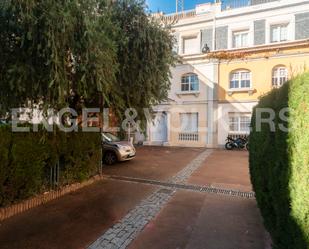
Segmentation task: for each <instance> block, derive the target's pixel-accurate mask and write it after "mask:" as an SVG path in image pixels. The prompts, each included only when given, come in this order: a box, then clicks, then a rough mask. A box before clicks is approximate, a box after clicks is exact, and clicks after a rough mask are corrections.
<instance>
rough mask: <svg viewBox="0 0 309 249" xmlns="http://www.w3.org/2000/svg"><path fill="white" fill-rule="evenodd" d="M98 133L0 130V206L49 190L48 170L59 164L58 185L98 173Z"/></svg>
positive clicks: (84, 178)
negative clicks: (13, 131) (14, 131)
mask: <svg viewBox="0 0 309 249" xmlns="http://www.w3.org/2000/svg"><path fill="white" fill-rule="evenodd" d="M100 160H101V137H100V134H98V133H82V132H78V133H63V132H59V131H57V132H55V133H47V132H44V131H41V132H38V133H12V132H11V130H10V127H5V126H2V127H0V206H6V205H9V204H12V203H14V202H16V201H19V200H22V199H25V198H29V197H31V196H33V195H35V194H38V193H41V192H42V191H46V190H48V189H50V188H51V182H50V178H51V172H52V171H51V169H52V168H54V166H55V165H56V164H57V163H58V164H59V172H60V174H59V182H58V186H63V185H67V184H70V183H74V182H81V181H83V180H86V179H88V178H89V177H91V176H93V175H95V174H97V173H98V172H99V170H100V162H101V161H100Z"/></svg>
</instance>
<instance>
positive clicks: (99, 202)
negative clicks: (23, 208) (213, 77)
mask: <svg viewBox="0 0 309 249" xmlns="http://www.w3.org/2000/svg"><path fill="white" fill-rule="evenodd" d="M247 158H248V155H247V153H246V152H226V151H211V150H205V149H196V148H166V147H141V148H138V156H137V158H136V159H135V160H134V161H131V162H127V163H120V164H117V165H114V166H109V167H105V168H104V171H103V173H104V174H105V175H106V176H108V177H107V178H106V179H105V180H103V181H101V182H98V183H96V184H93V185H92V186H89V187H86V188H84V189H82V190H79V191H77V192H75V193H73V194H69V195H67V196H64V197H62V198H60V199H58V200H55V201H52V202H50V203H48V204H46V205H43V206H41V207H38V208H35V209H32V210H30V211H28V212H25V213H23V214H21V215H18V216H15V217H13V218H11V219H8V220H6V221H4V222H2V224H1V225H0V245H1V248H8V249H14V248H23V249H27V248H29V249H30V248H31V249H33V248H42V249H45V248H46V249H52V248H57V249H58V248H59V249H62V248H63V249H70V248H72V249H76V248H104V249H108V248H142V249H144V248H147V249H148V248H158V249H169V248H171V249H176V248H179V249H181V248H188V249H191V248H192V249H195V248H196V249H199V248H201V249H202V248H203V249H212V248H213V249H221V248H222V249H236V248H237V249H242V248H244V249H245V248H248V249H262V248H264V241H265V231H264V229H263V226H262V221H261V217H260V214H259V211H258V209H257V207H256V203H255V200H254V198H252V193H251V192H250V190H251V185H250V181H249V177H248V164H247ZM225 188H228V189H229V191H230V190H233V192H229V191H225ZM234 190H236V191H234ZM238 190H241V192H238ZM231 193H233V195H235V196H234V197H231V196H230V194H231ZM244 194H249V195H248V196H247V195H244ZM245 196H247V197H248V198H247V197H245Z"/></svg>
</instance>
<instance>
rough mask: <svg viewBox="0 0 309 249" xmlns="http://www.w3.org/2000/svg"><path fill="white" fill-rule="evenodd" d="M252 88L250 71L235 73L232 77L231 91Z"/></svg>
mask: <svg viewBox="0 0 309 249" xmlns="http://www.w3.org/2000/svg"><path fill="white" fill-rule="evenodd" d="M248 88H251V72H250V71H248V70H238V71H234V72H232V73H231V75H230V89H248Z"/></svg>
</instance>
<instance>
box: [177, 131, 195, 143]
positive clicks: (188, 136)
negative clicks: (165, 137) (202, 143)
mask: <svg viewBox="0 0 309 249" xmlns="http://www.w3.org/2000/svg"><path fill="white" fill-rule="evenodd" d="M178 140H179V141H189V142H191V141H192V142H198V141H199V135H198V133H196V132H190V133H179V137H178Z"/></svg>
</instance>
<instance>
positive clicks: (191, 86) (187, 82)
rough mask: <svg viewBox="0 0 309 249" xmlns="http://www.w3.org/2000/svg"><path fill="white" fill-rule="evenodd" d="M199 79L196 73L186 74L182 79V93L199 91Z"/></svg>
mask: <svg viewBox="0 0 309 249" xmlns="http://www.w3.org/2000/svg"><path fill="white" fill-rule="evenodd" d="M199 84H200V83H199V79H198V76H197V75H196V74H194V73H190V74H186V75H183V76H182V77H181V91H182V92H196V91H199Z"/></svg>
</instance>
